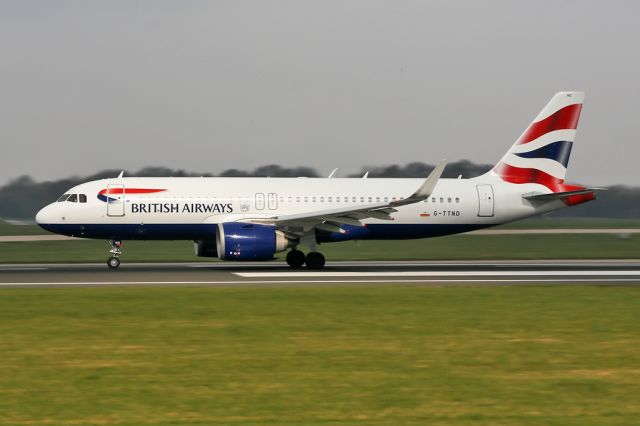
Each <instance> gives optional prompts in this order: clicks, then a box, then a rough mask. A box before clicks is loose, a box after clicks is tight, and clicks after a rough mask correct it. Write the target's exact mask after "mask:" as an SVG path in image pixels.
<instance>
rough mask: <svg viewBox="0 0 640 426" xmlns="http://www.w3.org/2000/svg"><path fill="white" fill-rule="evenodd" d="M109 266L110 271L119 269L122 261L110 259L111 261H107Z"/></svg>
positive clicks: (114, 258)
mask: <svg viewBox="0 0 640 426" xmlns="http://www.w3.org/2000/svg"><path fill="white" fill-rule="evenodd" d="M107 266H109V268H110V269H117V268H118V266H120V259H118V258H117V257H113V256H112V257H110V258H109V260H107Z"/></svg>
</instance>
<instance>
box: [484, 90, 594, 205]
mask: <svg viewBox="0 0 640 426" xmlns="http://www.w3.org/2000/svg"><path fill="white" fill-rule="evenodd" d="M583 102H584V93H583V92H559V93H556V94H555V95H554V96H553V98H551V100H550V101H549V103H548V104H547V105H546V106H545V107H544V108H543V109H542V111H540V113H539V114H538V115H537V116H536V118H535V119H534V120H533V122H532V123H531V124H530V125H529V127H527V129H526V130H525V131H524V133H522V135H521V136H520V137H519V138H518V140H517V141H516V142H515V143H514V144H513V146H512V147H511V149H509V151H507V153H506V154H505V155H504V157H502V159H501V160H500V161H499V162H498V164H497V165H496V166H495V167H494V168H493V169H492V170H491V171H490V172H489V174H491V175H494V176H497V177H499V178H500V179H501V180H503V181H505V182H509V183H514V184H525V183H534V184H539V185H543V186H545V187H547V188H548V189H549V190H551V192H553V193H555V194H557V195H558V198H561V199H563V201H565V203H566V204H568V205H575V204H580V203H583V202H585V201H589V200H592V199H593V198H594V194H593V191H592V190H588V189H587V188H583V187H580V186H575V185H567V184H565V183H564V179H565V175H566V173H567V166H568V165H569V157H570V155H571V148H572V147H573V143H574V141H575V137H576V129H577V127H578V121H579V119H580V111H581V110H582V103H583ZM547 198H548V197H547Z"/></svg>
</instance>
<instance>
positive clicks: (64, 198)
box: [58, 194, 69, 203]
mask: <svg viewBox="0 0 640 426" xmlns="http://www.w3.org/2000/svg"><path fill="white" fill-rule="evenodd" d="M67 198H69V194H64V195H63V196H62V197H60V198H58V202H59V203H62V202H63V201H67Z"/></svg>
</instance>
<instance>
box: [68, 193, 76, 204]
mask: <svg viewBox="0 0 640 426" xmlns="http://www.w3.org/2000/svg"><path fill="white" fill-rule="evenodd" d="M67 201H69V202H70V203H77V202H78V194H71V195H70V196H69V198H68V199H67Z"/></svg>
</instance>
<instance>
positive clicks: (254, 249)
mask: <svg viewBox="0 0 640 426" xmlns="http://www.w3.org/2000/svg"><path fill="white" fill-rule="evenodd" d="M216 243H217V244H216V245H217V250H218V257H219V258H220V259H223V260H270V259H273V255H274V254H275V253H277V252H281V251H284V250H286V249H287V248H288V247H289V246H290V245H291V240H290V239H289V238H287V237H286V236H285V235H284V233H283V232H282V231H278V230H276V228H275V227H274V226H271V225H258V224H253V223H238V222H233V223H221V224H218V232H217V237H216Z"/></svg>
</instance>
